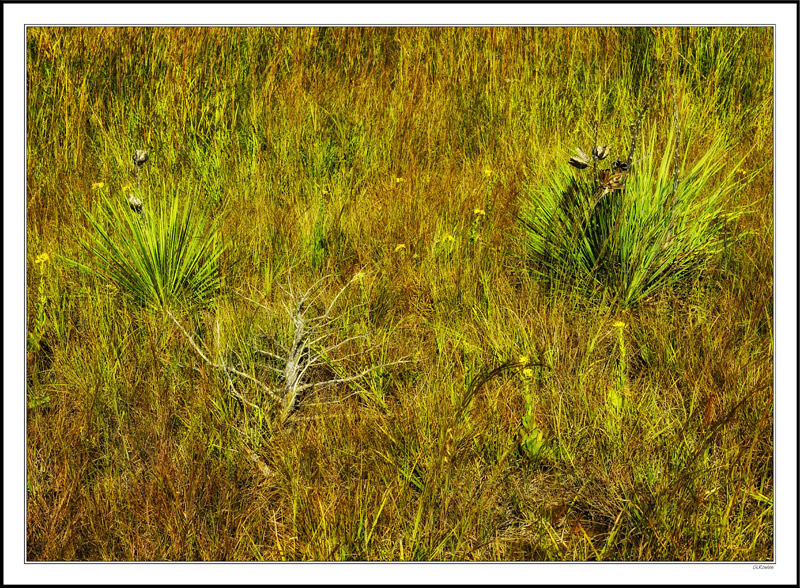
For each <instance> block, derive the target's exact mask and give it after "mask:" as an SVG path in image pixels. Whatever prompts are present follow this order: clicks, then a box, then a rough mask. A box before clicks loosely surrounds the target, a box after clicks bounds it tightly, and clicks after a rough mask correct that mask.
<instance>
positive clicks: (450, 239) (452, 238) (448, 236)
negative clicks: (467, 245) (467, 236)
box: [442, 235, 455, 243]
mask: <svg viewBox="0 0 800 588" xmlns="http://www.w3.org/2000/svg"><path fill="white" fill-rule="evenodd" d="M452 241H455V238H454V237H453V235H447V236H446V237H445V238H444V239H442V242H444V243H448V242H452Z"/></svg>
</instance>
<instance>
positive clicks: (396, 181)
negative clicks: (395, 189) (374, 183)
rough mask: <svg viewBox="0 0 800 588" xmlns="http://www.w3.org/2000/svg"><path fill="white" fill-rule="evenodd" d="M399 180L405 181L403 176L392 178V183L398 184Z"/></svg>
mask: <svg viewBox="0 0 800 588" xmlns="http://www.w3.org/2000/svg"><path fill="white" fill-rule="evenodd" d="M400 182H405V180H404V179H403V178H395V179H394V183H395V184H399V183H400Z"/></svg>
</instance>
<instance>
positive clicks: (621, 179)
mask: <svg viewBox="0 0 800 588" xmlns="http://www.w3.org/2000/svg"><path fill="white" fill-rule="evenodd" d="M627 179H628V178H627V176H626V175H625V172H623V171H620V170H610V169H604V170H600V186H601V187H602V188H603V191H604V192H607V191H611V190H622V188H624V187H625V181H626V180H627Z"/></svg>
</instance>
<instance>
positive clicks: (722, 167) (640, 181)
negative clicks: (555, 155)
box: [519, 129, 741, 306]
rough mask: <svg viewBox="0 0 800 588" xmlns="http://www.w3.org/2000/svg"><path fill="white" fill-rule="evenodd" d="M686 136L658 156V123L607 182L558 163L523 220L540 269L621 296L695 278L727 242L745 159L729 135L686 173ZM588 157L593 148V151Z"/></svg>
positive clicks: (621, 300)
mask: <svg viewBox="0 0 800 588" xmlns="http://www.w3.org/2000/svg"><path fill="white" fill-rule="evenodd" d="M676 143H677V137H676V133H675V131H674V129H673V130H672V131H671V132H670V134H669V136H668V137H667V141H666V145H665V146H664V150H663V156H662V158H661V161H660V163H659V164H658V165H657V166H656V163H655V162H654V160H655V159H656V158H655V157H653V154H654V153H655V151H656V132H655V130H652V131H651V132H650V133H649V137H647V138H645V145H644V146H643V147H644V149H643V151H644V152H645V155H644V157H643V158H642V159H641V160H640V161H639V162H634V164H633V165H632V166H631V168H630V173H629V175H628V177H627V179H626V181H625V183H624V186H621V187H618V188H616V189H608V188H607V187H604V186H603V185H599V186H598V185H597V183H596V182H595V181H594V178H592V176H591V174H587V173H583V172H581V171H576V170H574V169H573V168H572V167H569V166H566V165H564V166H560V167H558V168H557V169H556V170H555V171H554V172H553V173H552V174H551V176H550V177H549V179H548V180H547V181H546V183H544V184H543V185H539V186H535V187H532V188H530V189H529V198H528V202H527V204H526V205H525V206H524V207H523V209H522V211H521V213H520V217H519V220H520V222H521V224H522V227H523V231H522V233H523V234H522V240H523V242H524V243H525V245H526V249H527V251H528V253H529V254H530V257H531V261H532V268H533V271H534V272H536V273H538V274H539V275H540V277H542V278H544V279H545V280H546V281H548V282H549V283H551V284H555V283H558V284H561V285H569V286H576V287H578V288H579V289H581V290H584V291H586V292H592V291H597V290H604V291H606V292H609V293H611V294H612V295H613V297H614V298H615V300H616V301H617V303H618V304H620V305H621V306H630V305H634V304H636V303H638V302H640V301H642V300H643V299H645V298H647V297H648V296H650V295H652V294H654V293H655V292H657V291H659V290H661V289H663V288H668V287H673V286H676V285H678V284H680V283H682V282H687V281H691V280H692V279H693V278H695V277H697V276H699V275H700V273H701V272H702V271H703V270H704V269H705V268H706V267H707V266H708V264H709V262H710V261H711V260H712V258H713V256H714V255H715V254H716V253H718V252H719V251H720V250H721V248H722V247H723V244H724V239H723V230H724V228H725V226H726V224H727V221H729V220H731V219H732V218H733V217H735V216H738V215H739V214H741V210H740V211H737V212H728V211H726V207H725V204H726V200H727V198H728V197H729V196H730V195H731V193H732V190H733V189H734V187H735V185H736V183H735V181H734V180H733V177H734V176H733V174H734V172H735V171H736V167H737V166H736V165H735V163H734V162H732V161H731V160H730V159H729V154H730V149H729V147H728V145H726V144H725V143H724V142H723V141H722V140H718V141H716V142H714V143H713V144H712V145H711V146H710V147H709V148H708V150H707V151H706V152H705V153H704V154H703V155H702V156H701V157H700V158H699V160H698V161H697V162H696V163H695V164H694V165H693V166H692V167H691V168H690V169H689V170H688V172H685V173H684V174H683V177H682V179H680V180H679V181H677V180H676V178H677V175H676V173H675V170H676V169H678V170H680V169H686V168H687V163H688V162H687V161H686V160H685V157H684V159H683V161H682V162H681V161H679V162H678V165H677V167H676V164H675V162H676V159H675V153H676ZM587 159H588V158H587Z"/></svg>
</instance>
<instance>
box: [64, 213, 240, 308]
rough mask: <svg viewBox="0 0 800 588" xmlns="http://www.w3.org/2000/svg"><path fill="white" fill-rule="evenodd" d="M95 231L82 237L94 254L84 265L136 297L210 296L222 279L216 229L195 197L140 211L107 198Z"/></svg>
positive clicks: (151, 300)
mask: <svg viewBox="0 0 800 588" xmlns="http://www.w3.org/2000/svg"><path fill="white" fill-rule="evenodd" d="M86 217H87V219H88V221H89V225H90V227H91V229H92V231H87V233H86V235H85V237H78V240H79V241H80V243H81V244H82V245H83V247H84V248H85V249H86V251H88V252H89V253H90V254H91V256H92V257H93V262H92V263H91V264H89V265H86V264H80V263H76V265H78V266H80V267H81V268H82V269H84V270H86V271H88V272H90V273H92V274H94V275H95V276H97V277H99V278H101V279H105V280H108V281H110V282H111V283H113V284H114V285H115V286H116V287H117V288H118V289H119V290H120V291H121V292H123V293H124V294H127V295H129V296H130V297H131V298H133V299H134V300H135V301H137V302H138V303H140V304H142V305H145V306H149V307H155V308H161V309H165V308H168V307H169V306H171V305H173V304H175V303H178V302H181V301H189V302H200V303H205V302H209V301H210V300H212V299H213V298H214V296H215V295H216V293H217V291H218V290H219V285H220V276H219V272H218V261H219V257H220V255H221V254H222V252H223V250H224V246H223V245H222V244H221V241H220V238H219V234H218V230H217V228H216V227H215V226H212V223H210V222H209V221H208V220H207V219H206V218H205V217H204V216H203V215H202V214H198V213H197V211H195V210H194V206H193V205H192V203H191V201H189V200H187V201H186V202H185V203H184V204H183V205H182V206H181V205H180V204H179V201H178V199H177V198H174V199H172V201H171V203H169V204H167V203H163V202H162V203H161V204H159V205H157V206H156V209H155V210H153V209H152V208H151V207H149V206H145V207H144V208H143V209H141V211H140V212H135V211H133V210H131V209H130V208H129V207H128V206H126V205H123V204H121V203H114V202H110V201H108V200H106V201H105V202H104V207H103V208H102V212H101V214H100V215H99V216H98V217H95V216H93V215H91V214H90V213H88V212H87V213H86Z"/></svg>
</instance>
